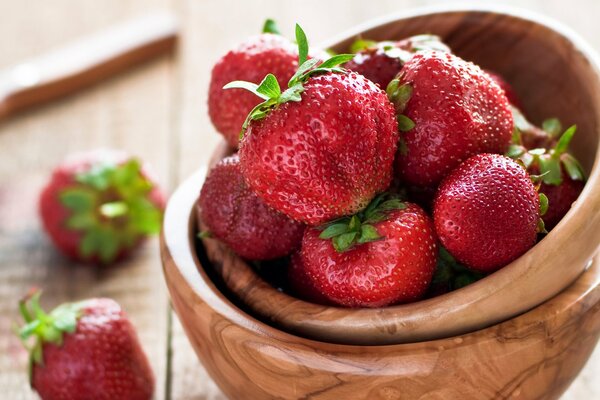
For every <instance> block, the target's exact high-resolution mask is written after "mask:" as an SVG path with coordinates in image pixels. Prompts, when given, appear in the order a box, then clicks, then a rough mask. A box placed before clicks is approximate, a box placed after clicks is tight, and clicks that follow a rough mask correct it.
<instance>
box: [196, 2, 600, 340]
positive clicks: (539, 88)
mask: <svg viewBox="0 0 600 400" xmlns="http://www.w3.org/2000/svg"><path fill="white" fill-rule="evenodd" d="M561 29H562V28H560V27H558V31H557V30H555V29H554V28H552V27H550V26H548V25H543V24H540V23H537V22H533V21H531V20H526V19H521V18H518V17H514V16H509V15H501V14H494V13H476V12H473V13H460V12H454V13H453V12H449V13H435V14H426V15H420V16H414V17H410V18H407V19H406V18H405V19H401V20H397V19H392V20H389V21H387V22H382V23H375V24H374V25H373V24H370V25H368V26H366V27H359V28H358V29H357V30H355V31H353V32H351V33H349V34H345V35H344V36H343V37H342V38H341V39H339V40H336V42H334V43H329V44H328V45H326V47H328V48H329V47H330V48H333V49H334V50H336V51H338V52H344V51H347V47H348V45H349V44H350V43H351V42H352V41H353V40H354V38H356V37H357V36H362V37H364V38H369V39H376V40H377V39H379V40H383V39H401V38H404V37H407V36H410V35H414V34H419V33H423V32H433V33H436V34H438V35H440V36H441V37H442V38H444V39H445V40H446V41H447V42H448V44H449V45H450V47H451V48H452V49H454V51H456V52H457V53H458V54H459V55H461V56H463V57H465V58H466V59H467V60H473V61H475V62H476V63H478V64H480V65H482V66H483V67H485V68H489V69H491V70H494V71H497V72H499V73H501V74H502V75H504V76H506V77H507V78H508V79H509V81H511V82H512V83H513V84H514V87H515V89H516V90H517V92H518V93H519V94H520V96H521V98H522V100H523V102H524V104H525V105H526V107H527V108H528V110H530V113H531V115H533V119H534V121H540V120H542V119H544V118H547V117H550V116H558V117H559V118H560V119H561V120H562V121H563V122H564V123H566V124H571V123H577V125H578V131H577V134H576V135H575V138H574V141H573V144H572V146H573V149H574V151H575V152H576V154H577V156H578V157H579V159H580V160H581V161H582V162H583V164H584V165H585V166H586V167H587V170H588V171H590V170H591V174H590V178H589V181H588V183H587V185H586V188H585V190H584V191H583V193H582V194H581V196H580V197H579V200H578V201H577V202H576V204H575V205H574V206H573V209H572V210H571V211H570V212H569V213H568V214H567V215H566V217H565V218H564V220H563V221H562V222H561V223H560V224H559V225H558V226H557V227H556V228H555V229H553V230H552V232H550V234H549V235H548V236H547V237H546V238H544V239H543V240H542V241H541V242H540V243H538V244H537V245H536V246H535V247H534V248H532V249H531V250H530V251H529V252H527V253H526V254H525V255H523V256H522V257H520V258H519V259H517V260H516V261H514V262H513V263H511V264H510V265H508V266H507V267H505V268H503V269H502V270H500V271H498V272H496V273H494V274H492V275H490V276H489V277H487V278H485V279H483V280H481V281H479V282H477V283H475V284H472V285H470V286H468V287H466V288H463V289H460V290H457V291H454V292H451V293H448V294H445V295H442V296H438V297H435V298H432V299H428V300H424V301H419V302H416V303H412V304H405V305H398V306H393V307H387V308H382V309H376V310H373V309H345V308H336V307H327V306H321V305H316V304H312V303H308V302H305V301H302V300H300V299H297V298H295V297H292V296H290V295H288V294H286V293H283V292H280V291H278V290H276V289H275V288H273V287H272V286H270V285H269V284H268V283H266V282H265V281H264V280H263V279H261V278H260V277H259V276H258V275H257V274H256V273H255V272H254V270H253V269H252V268H251V267H250V266H249V265H248V264H247V263H246V262H245V261H243V260H241V259H240V258H238V257H236V256H234V255H232V254H231V253H230V252H229V251H228V249H227V248H226V246H224V245H223V244H221V243H220V242H219V241H217V240H214V239H206V240H204V244H205V249H206V252H207V254H208V257H209V259H210V260H211V261H212V265H213V267H214V268H216V269H217V271H218V272H219V274H220V275H221V276H222V277H223V279H224V281H225V284H226V285H227V287H228V288H229V289H230V290H231V291H232V292H233V293H234V295H235V296H237V297H238V298H239V299H240V300H241V301H242V302H243V303H244V304H245V305H246V306H247V307H248V308H249V309H250V310H252V311H253V312H254V313H255V314H256V315H258V316H260V317H261V318H263V319H264V320H266V321H270V322H272V323H274V324H276V325H277V326H280V327H282V328H284V329H286V330H288V331H290V332H293V333H297V334H300V335H302V336H306V337H310V338H313V339H317V340H326V341H330V342H335V343H349V344H393V343H404V342H414V341H420V340H429V339H435V338H443V337H448V336H451V335H457V334H463V333H466V332H470V331H473V330H475V329H481V328H485V327H487V326H490V325H493V324H495V323H498V322H500V321H504V320H506V319H507V318H511V317H514V316H516V315H518V314H520V313H523V312H525V311H527V310H529V309H531V308H533V307H535V306H537V305H539V304H541V303H543V302H544V301H546V300H548V299H549V298H551V297H552V296H554V295H556V294H557V293H558V292H560V291H561V290H563V289H564V288H565V287H567V286H568V285H569V284H570V283H571V282H573V281H574V280H575V279H576V278H577V276H579V274H581V272H582V271H583V269H584V268H585V266H586V265H587V263H588V262H589V260H590V259H591V257H592V256H593V255H594V253H595V252H596V251H597V248H598V245H599V244H600V213H599V212H598V210H599V209H600V168H599V166H598V164H597V163H596V164H595V166H594V167H593V168H592V164H593V163H594V161H595V160H598V159H599V158H600V157H599V156H598V155H599V154H600V146H599V129H600V119H599V116H598V114H599V112H600V81H599V77H598V69H597V68H598V67H597V65H598V63H597V57H596V55H595V54H594V53H593V51H591V50H589V48H588V47H587V45H585V44H584V43H582V42H581V40H580V39H579V38H577V37H576V36H565V34H564V33H561V32H560V30H561ZM567 35H571V34H570V33H567ZM569 37H570V39H568V38H569ZM507 60H508V61H507ZM548 99H553V100H552V101H548ZM230 152H231V150H230V149H228V148H227V147H226V145H224V144H222V145H221V146H219V147H218V148H217V149H216V150H215V152H214V154H213V159H212V161H211V162H212V163H213V164H214V163H216V162H217V161H218V160H220V159H221V158H223V157H224V156H226V155H228V154H229V153H230ZM198 185H200V184H198ZM198 187H199V186H198Z"/></svg>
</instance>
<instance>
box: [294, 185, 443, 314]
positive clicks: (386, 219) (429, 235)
mask: <svg viewBox="0 0 600 400" xmlns="http://www.w3.org/2000/svg"><path fill="white" fill-rule="evenodd" d="M301 258H302V263H301V265H302V266H303V267H304V269H305V271H304V274H305V275H306V276H307V277H308V279H310V281H311V282H312V285H314V287H315V288H317V289H318V290H319V292H320V293H321V294H323V295H324V296H325V297H327V298H328V299H329V300H330V301H332V302H334V303H336V304H339V305H342V306H347V307H385V306H388V305H391V304H397V303H406V302H410V301H414V300H417V299H419V298H420V297H421V296H423V294H424V293H425V291H426V290H427V288H428V286H429V284H430V282H431V279H432V276H433V273H434V270H435V265H436V258H437V239H436V236H435V231H434V227H433V223H432V221H431V219H430V218H429V217H428V216H427V214H426V213H425V212H424V211H423V210H422V209H421V208H419V207H418V206H417V205H415V204H412V203H405V202H402V201H400V200H399V199H395V198H391V199H386V198H385V197H384V196H382V195H380V196H377V197H376V198H375V199H374V200H373V202H371V204H370V205H369V206H368V207H367V208H366V209H365V210H364V211H362V212H360V213H358V214H356V215H354V216H352V217H345V218H343V219H341V220H336V221H333V222H331V223H329V224H328V225H326V226H322V227H317V228H308V229H307V230H306V231H305V233H304V238H303V239H302V248H301Z"/></svg>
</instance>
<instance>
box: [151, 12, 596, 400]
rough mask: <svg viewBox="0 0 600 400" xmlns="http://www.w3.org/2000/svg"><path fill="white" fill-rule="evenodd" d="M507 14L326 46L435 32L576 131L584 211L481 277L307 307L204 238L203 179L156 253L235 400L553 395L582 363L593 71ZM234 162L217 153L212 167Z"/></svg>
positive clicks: (589, 249)
mask: <svg viewBox="0 0 600 400" xmlns="http://www.w3.org/2000/svg"><path fill="white" fill-rule="evenodd" d="M516 14H517V13H516V12H515V11H499V10H495V9H494V10H490V9H488V10H478V11H464V10H451V9H447V8H446V9H443V10H441V9H428V10H427V11H424V12H420V13H416V14H411V15H403V16H395V17H389V18H386V19H385V20H382V21H378V22H376V23H372V24H370V25H366V26H362V27H359V28H357V29H356V30H355V31H353V32H351V33H347V34H345V35H344V36H343V37H342V38H341V39H339V40H334V41H331V42H330V43H328V44H326V46H325V47H331V48H333V49H334V50H337V51H344V50H346V49H347V47H348V45H349V44H350V43H351V42H352V40H353V39H354V38H355V37H356V36H357V35H358V34H362V36H363V37H365V38H369V39H375V40H377V39H380V40H382V39H400V38H403V37H406V36H410V35H414V34H419V33H434V34H438V35H440V36H441V37H442V38H443V39H445V40H446V41H447V42H448V43H449V44H450V46H451V47H452V48H453V49H454V50H455V52H456V53H457V54H458V55H459V56H462V57H464V58H465V59H468V60H472V61H474V62H476V63H478V64H480V65H481V66H482V67H484V68H490V69H492V70H494V71H497V72H499V73H500V74H502V75H504V76H506V77H507V78H508V80H509V81H510V82H511V83H512V84H513V85H514V86H515V88H516V90H517V92H518V93H519V95H521V97H522V98H523V100H524V103H525V106H526V107H525V110H526V112H527V113H528V114H529V115H530V116H531V117H532V120H534V121H539V120H541V119H543V118H545V117H547V116H557V117H559V118H561V119H562V120H563V121H565V122H568V123H572V122H576V123H577V124H578V134H577V135H576V138H575V141H574V143H573V150H574V152H575V153H576V155H577V156H578V157H579V159H580V160H581V161H582V163H583V165H584V167H585V168H586V170H587V171H589V172H590V177H589V180H588V183H587V185H586V187H585V189H584V191H583V192H582V193H581V195H580V197H579V200H578V201H577V202H576V203H575V204H574V206H573V208H572V209H571V211H570V212H569V213H568V214H567V215H566V216H565V218H564V219H563V221H561V223H560V224H559V225H558V226H557V227H556V228H555V229H554V230H552V232H551V233H550V234H549V235H548V236H547V237H546V238H544V239H543V240H542V241H541V242H540V243H538V244H537V245H536V246H535V247H534V248H532V249H531V250H530V251H529V252H527V253H526V254H525V255H523V256H522V257H520V258H519V259H518V260H516V261H515V262H513V263H511V264H510V265H508V266H507V267H505V268H503V269H502V270H500V271H498V272H496V273H494V274H492V275H490V276H488V277H486V278H485V279H482V280H481V281H479V282H477V283H475V284H472V285H470V286H468V287H466V288H463V289H460V290H457V291H454V292H451V293H448V294H446V295H442V296H438V297H436V298H433V299H429V300H425V301H420V302H417V303H413V304H406V305H399V306H394V307H387V308H382V309H364V310H363V309H358V310H352V309H341V308H336V307H325V306H317V305H314V304H311V303H307V302H303V301H301V300H298V299H295V298H293V297H291V296H288V295H287V294H285V293H281V292H279V291H277V290H276V289H274V288H273V287H271V286H269V285H268V284H266V283H265V282H264V281H262V279H261V278H260V277H258V275H256V273H255V272H254V270H253V269H251V268H250V267H249V266H248V265H247V264H246V263H245V262H244V261H242V260H240V259H239V258H238V257H237V256H235V255H234V254H232V253H231V252H230V251H228V249H227V248H225V246H223V245H221V244H219V243H218V242H217V241H216V240H206V241H204V243H201V242H199V241H198V239H197V238H196V236H197V232H198V227H197V226H196V222H195V202H196V198H197V196H198V193H199V190H200V187H201V185H202V181H203V178H204V173H203V172H199V173H197V174H195V175H194V176H192V177H191V178H189V179H188V180H187V181H186V182H184V183H183V184H182V185H181V186H180V188H179V189H178V190H177V192H176V193H175V194H174V195H173V196H172V198H171V200H170V201H169V205H168V207H167V211H166V213H165V223H164V227H163V234H162V237H161V254H162V258H163V267H164V272H165V277H166V281H167V285H168V287H169V291H170V293H171V299H172V302H173V306H174V308H175V310H176V312H177V314H178V315H179V318H180V320H181V322H182V324H183V326H184V328H185V331H186V333H187V335H188V338H189V339H190V341H191V343H192V345H193V346H194V349H195V350H196V353H197V354H198V356H199V358H200V360H201V361H202V362H203V364H204V365H205V367H206V368H207V370H208V371H209V373H210V374H211V376H212V377H213V379H215V381H216V382H217V384H218V385H219V386H220V387H221V389H222V390H223V392H224V393H225V394H227V395H228V396H229V397H230V398H232V399H248V398H251V399H272V398H282V399H298V398H307V399H308V398H311V399H341V398H348V399H363V398H364V399H417V398H427V399H490V398H511V396H512V397H514V398H521V399H534V398H535V399H537V398H548V399H554V398H558V397H559V396H560V394H561V393H562V392H563V391H564V390H565V389H566V388H567V387H568V385H569V384H570V382H571V381H572V380H573V379H574V377H575V376H576V375H577V373H578V372H579V371H580V369H581V368H582V367H583V364H584V363H585V361H586V360H587V358H588V357H589V355H590V354H591V352H592V351H593V349H594V346H595V344H596V342H597V340H598V336H599V334H600V319H599V318H598V316H599V314H600V286H599V283H600V271H599V268H598V266H597V265H595V264H594V263H591V267H589V268H587V269H586V266H589V265H590V262H589V261H590V260H591V259H592V257H593V255H594V253H595V252H596V249H597V247H598V243H599V242H600V215H599V214H598V209H599V208H600V185H598V183H599V182H598V181H599V179H600V171H599V167H598V165H597V162H596V161H597V159H598V157H597V155H598V154H599V151H598V142H599V131H600V125H599V124H600V98H599V97H600V82H599V72H598V61H597V57H596V56H595V55H594V53H593V52H592V51H591V50H590V49H589V47H588V46H587V45H586V44H585V43H582V42H581V40H580V39H579V38H577V37H576V36H575V35H574V34H573V33H571V32H570V31H569V30H568V29H566V28H564V27H562V26H560V25H557V24H556V23H554V22H548V21H546V20H544V19H543V18H540V17H537V16H527V17H522V16H517V15H516ZM519 14H522V13H521V12H519ZM542 61H543V62H542ZM548 99H553V101H548ZM229 152H230V150H228V149H227V148H226V147H224V146H221V147H220V148H218V149H217V150H216V151H215V154H214V157H213V163H214V162H215V160H218V159H220V158H222V157H223V156H225V155H226V154H228V153H229ZM592 166H593V167H592ZM207 256H208V257H207ZM209 259H210V261H209Z"/></svg>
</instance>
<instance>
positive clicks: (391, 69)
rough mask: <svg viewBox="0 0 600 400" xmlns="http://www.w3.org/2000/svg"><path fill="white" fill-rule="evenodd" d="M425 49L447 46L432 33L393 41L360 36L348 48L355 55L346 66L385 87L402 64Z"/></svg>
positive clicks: (445, 49) (445, 50)
mask: <svg viewBox="0 0 600 400" xmlns="http://www.w3.org/2000/svg"><path fill="white" fill-rule="evenodd" d="M425 49H430V50H439V51H444V52H450V49H449V48H448V46H446V45H445V44H444V43H442V41H441V39H440V38H439V37H438V36H435V35H417V36H412V37H409V38H407V39H404V40H400V41H396V42H393V41H384V42H374V41H370V40H362V39H359V40H357V41H356V42H354V43H353V44H352V46H351V48H350V51H351V52H352V53H356V55H355V56H354V58H353V59H352V60H350V61H348V62H347V63H346V65H345V67H346V68H347V69H349V70H351V71H354V72H358V73H359V74H361V75H363V76H364V77H365V78H367V79H369V80H370V81H372V82H374V83H375V84H377V85H379V87H380V88H383V89H385V88H386V87H387V85H388V84H389V83H390V81H391V80H392V79H394V77H395V76H396V75H397V74H398V72H400V69H402V66H403V65H404V63H405V62H407V61H408V60H409V59H410V58H411V57H412V56H413V54H414V53H416V52H417V51H421V50H425Z"/></svg>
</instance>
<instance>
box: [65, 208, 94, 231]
mask: <svg viewBox="0 0 600 400" xmlns="http://www.w3.org/2000/svg"><path fill="white" fill-rule="evenodd" d="M97 223H98V221H97V219H96V215H95V213H93V212H92V211H87V212H79V213H76V214H73V215H71V217H69V219H68V220H67V227H68V228H70V229H74V230H82V229H87V228H91V227H93V226H95V225H96V224H97Z"/></svg>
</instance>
